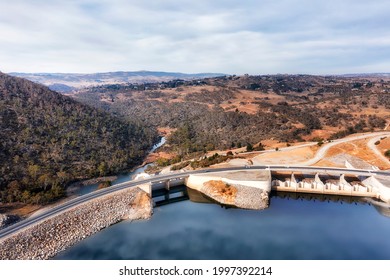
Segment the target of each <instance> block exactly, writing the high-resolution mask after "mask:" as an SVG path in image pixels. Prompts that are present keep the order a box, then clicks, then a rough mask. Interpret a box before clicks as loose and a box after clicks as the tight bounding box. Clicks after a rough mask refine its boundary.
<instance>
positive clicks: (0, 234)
mask: <svg viewBox="0 0 390 280" xmlns="http://www.w3.org/2000/svg"><path fill="white" fill-rule="evenodd" d="M267 169H269V170H271V171H272V170H273V171H296V172H307V173H317V172H318V173H336V174H341V173H346V174H350V175H356V176H371V175H380V176H386V177H389V178H390V172H385V171H373V170H359V169H346V168H334V167H312V166H284V165H266V166H250V167H249V168H248V167H228V168H213V169H202V170H194V171H188V172H174V173H173V172H172V173H169V174H163V175H156V176H152V177H150V178H147V179H142V180H136V181H129V182H125V183H121V184H117V185H113V186H111V187H109V188H106V189H102V190H98V191H95V192H92V193H89V194H86V195H83V196H80V197H77V198H74V199H72V200H69V201H66V202H64V203H63V204H61V205H58V206H55V207H53V208H51V209H48V210H47V211H45V212H44V213H41V214H39V215H36V216H34V217H30V218H27V219H25V220H23V221H20V222H19V223H16V224H14V225H12V226H9V227H7V228H5V229H3V230H1V231H0V239H2V238H4V237H7V236H9V235H11V234H14V233H16V232H17V231H20V230H23V229H25V228H27V227H29V226H32V225H34V224H36V223H39V222H42V221H43V220H45V219H48V218H51V217H53V216H55V215H58V214H59V213H61V212H64V211H67V210H69V209H71V208H72V207H75V206H78V205H80V204H82V203H84V202H87V201H90V200H93V199H95V198H98V197H101V196H103V195H106V194H109V193H113V192H115V191H118V190H122V189H125V188H129V187H135V186H138V185H142V184H147V183H150V182H158V181H164V180H172V179H178V178H183V177H186V176H189V175H191V174H211V173H215V172H223V171H226V172H228V171H240V170H267Z"/></svg>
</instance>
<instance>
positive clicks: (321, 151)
mask: <svg viewBox="0 0 390 280" xmlns="http://www.w3.org/2000/svg"><path fill="white" fill-rule="evenodd" d="M384 136H390V132H374V133H367V134H362V135H357V136H351V137H347V138H343V139H339V140H334V141H332V142H330V143H326V144H324V145H322V146H321V148H320V149H319V150H318V151H317V153H316V154H315V156H314V157H313V158H312V159H309V160H307V161H305V162H299V163H297V165H313V164H315V163H317V162H318V161H320V160H321V159H323V158H325V155H326V152H327V151H328V150H329V149H330V148H332V147H333V146H336V145H339V144H341V143H347V142H351V141H355V140H361V139H365V138H371V137H379V138H380V137H384ZM373 151H374V152H375V150H373Z"/></svg>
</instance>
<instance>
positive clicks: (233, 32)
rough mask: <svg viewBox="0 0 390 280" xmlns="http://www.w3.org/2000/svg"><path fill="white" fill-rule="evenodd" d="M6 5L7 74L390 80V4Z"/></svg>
mask: <svg viewBox="0 0 390 280" xmlns="http://www.w3.org/2000/svg"><path fill="white" fill-rule="evenodd" d="M1 2H2V3H1V4H0V71H2V72H15V71H18V72H76V73H92V72H106V71H118V70H123V71H135V70H160V71H177V72H186V73H195V72H220V73H227V74H244V73H249V74H274V73H291V74H296V73H308V74H340V73H361V72H390V16H389V15H390V2H389V0H370V1H368V0H326V1H324V0H240V1H237V0H212V1H211V0H210V1H205V0H191V1H187V0H156V1H154V0H150V1H146V0H77V1H76V0H66V1H64V0H34V1H32V0H12V1H6V0H2V1H1Z"/></svg>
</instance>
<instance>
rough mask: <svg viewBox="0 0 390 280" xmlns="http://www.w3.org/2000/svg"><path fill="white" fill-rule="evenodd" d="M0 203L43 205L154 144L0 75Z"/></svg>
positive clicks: (139, 132) (152, 136)
mask: <svg viewBox="0 0 390 280" xmlns="http://www.w3.org/2000/svg"><path fill="white" fill-rule="evenodd" d="M0 139H1V141H0V199H1V201H0V202H14V201H22V202H26V203H39V204H40V203H46V202H49V201H52V200H53V199H56V198H58V197H61V196H62V195H63V188H64V186H65V185H66V184H67V183H68V182H70V181H74V180H77V179H82V178H90V177H96V176H102V175H106V174H110V173H117V172H119V171H121V170H124V169H127V168H131V167H133V166H135V165H137V164H138V163H139V162H140V161H141V160H142V159H143V158H144V156H145V154H146V153H147V151H148V150H149V149H150V148H151V146H152V145H153V143H154V142H155V141H156V140H157V139H158V136H157V132H156V130H154V129H150V128H145V127H144V126H143V123H142V122H141V121H132V120H131V118H128V120H127V121H123V120H121V119H119V118H117V117H113V116H112V115H110V114H109V113H107V112H104V111H102V110H99V109H96V108H92V107H90V106H87V105H84V104H81V103H79V102H77V101H75V100H73V99H71V98H69V97H66V96H63V95H61V94H59V93H57V92H54V91H51V90H50V89H48V88H47V87H45V86H43V85H39V84H36V83H33V82H31V81H28V80H26V79H22V78H17V77H12V76H9V75H6V74H3V73H0Z"/></svg>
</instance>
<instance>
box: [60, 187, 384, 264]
mask: <svg viewBox="0 0 390 280" xmlns="http://www.w3.org/2000/svg"><path fill="white" fill-rule="evenodd" d="M286 196H287V197H286ZM320 199H324V198H317V199H315V200H314V199H312V198H310V200H308V199H307V197H306V199H305V198H302V199H296V196H294V195H289V194H286V193H284V194H283V193H282V194H278V195H273V196H272V197H271V204H270V207H269V208H268V209H266V210H262V211H253V210H242V209H234V208H230V209H225V208H222V207H221V206H219V205H216V204H206V203H195V202H191V201H189V200H187V201H183V202H178V203H173V204H168V205H164V206H161V207H157V208H155V209H154V214H153V216H152V218H151V219H150V220H141V221H133V222H129V221H124V222H121V223H118V224H116V225H113V226H111V227H109V228H107V229H105V230H102V231H101V232H99V233H97V234H95V235H93V236H92V237H89V238H87V239H85V240H83V241H81V242H80V243H78V244H76V245H75V246H73V247H71V248H69V249H68V250H66V251H64V252H62V253H60V254H59V255H58V256H57V257H56V259H115V260H121V259H140V260H143V259H287V260H294V259H353V260H357V259H390V239H389V238H388V237H389V236H390V218H389V217H386V216H384V215H381V214H380V213H379V212H378V211H377V210H376V209H375V208H374V206H372V205H370V204H368V203H365V204H363V203H361V202H359V201H349V202H346V201H342V200H341V201H337V202H334V201H329V200H328V199H329V198H325V201H320ZM330 199H333V200H336V199H335V198H330Z"/></svg>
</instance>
